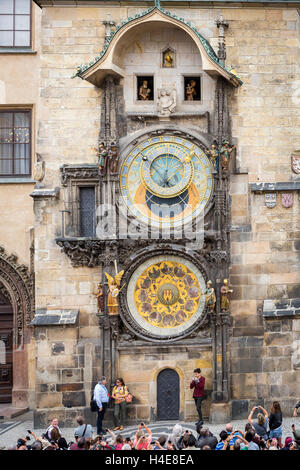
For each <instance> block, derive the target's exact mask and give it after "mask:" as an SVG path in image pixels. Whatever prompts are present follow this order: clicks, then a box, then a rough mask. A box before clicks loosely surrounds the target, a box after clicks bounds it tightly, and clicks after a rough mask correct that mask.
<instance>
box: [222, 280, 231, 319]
mask: <svg viewBox="0 0 300 470" xmlns="http://www.w3.org/2000/svg"><path fill="white" fill-rule="evenodd" d="M220 291H221V312H228V311H229V295H230V294H232V292H233V290H232V289H229V287H228V279H224V281H223V286H222V287H221V289H220Z"/></svg>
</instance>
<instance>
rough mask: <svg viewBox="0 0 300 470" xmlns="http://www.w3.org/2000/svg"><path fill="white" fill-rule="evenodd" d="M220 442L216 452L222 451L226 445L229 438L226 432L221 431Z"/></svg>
mask: <svg viewBox="0 0 300 470" xmlns="http://www.w3.org/2000/svg"><path fill="white" fill-rule="evenodd" d="M219 436H220V441H219V443H218V444H217V445H216V449H215V450H222V449H223V447H224V445H225V443H226V442H227V438H228V433H227V432H226V431H221V432H220V434H219Z"/></svg>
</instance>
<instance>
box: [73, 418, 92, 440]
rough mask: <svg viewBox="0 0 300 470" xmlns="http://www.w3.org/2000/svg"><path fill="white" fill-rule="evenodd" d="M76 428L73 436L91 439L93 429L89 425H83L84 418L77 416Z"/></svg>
mask: <svg viewBox="0 0 300 470" xmlns="http://www.w3.org/2000/svg"><path fill="white" fill-rule="evenodd" d="M76 421H77V424H78V427H77V428H76V429H75V430H74V435H76V436H78V437H85V438H87V439H90V438H91V437H93V432H94V431H93V428H92V426H91V425H90V424H85V421H84V418H83V417H82V416H77V418H76Z"/></svg>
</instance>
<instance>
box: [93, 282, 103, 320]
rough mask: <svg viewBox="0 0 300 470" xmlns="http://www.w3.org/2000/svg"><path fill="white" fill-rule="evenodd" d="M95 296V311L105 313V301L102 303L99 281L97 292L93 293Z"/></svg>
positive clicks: (101, 290)
mask: <svg viewBox="0 0 300 470" xmlns="http://www.w3.org/2000/svg"><path fill="white" fill-rule="evenodd" d="M95 297H96V298H97V311H98V313H101V314H102V315H103V314H104V313H105V303H104V291H103V286H102V284H101V283H99V284H98V288H97V292H96V293H95Z"/></svg>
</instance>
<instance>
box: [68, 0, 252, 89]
mask: <svg viewBox="0 0 300 470" xmlns="http://www.w3.org/2000/svg"><path fill="white" fill-rule="evenodd" d="M156 8H157V9H158V10H159V11H161V12H162V13H163V14H165V15H166V16H170V17H171V18H174V19H176V20H177V21H180V22H181V23H184V24H185V25H186V26H188V27H189V28H190V29H191V30H192V31H193V32H194V33H196V35H197V37H198V39H199V40H200V41H201V44H202V45H203V47H204V49H205V51H206V53H207V54H208V55H209V57H210V58H211V59H212V60H213V61H214V62H215V63H216V64H217V65H218V66H219V67H222V69H224V70H226V72H228V73H230V74H231V75H232V76H234V77H235V79H236V80H237V81H238V82H239V83H240V84H241V85H242V83H243V82H242V81H241V80H240V78H239V77H238V76H237V75H234V74H232V73H231V72H230V70H229V69H228V68H227V67H225V66H224V65H222V64H221V63H220V61H219V58H218V56H217V54H216V53H215V51H214V49H213V48H212V46H211V45H210V43H209V42H208V41H207V40H206V39H205V38H204V37H203V36H202V34H200V33H199V31H198V30H197V28H196V26H193V25H192V24H191V23H190V22H189V21H185V19H184V18H182V17H178V16H177V15H175V14H174V13H171V12H170V11H168V10H165V9H164V8H162V7H161V6H160V1H159V0H155V6H153V7H151V8H148V9H147V10H145V11H142V12H141V13H137V14H136V15H134V17H129V18H127V19H125V20H123V21H121V24H119V25H117V26H116V29H115V31H112V32H111V33H110V35H109V36H107V37H106V38H105V43H104V47H103V49H102V51H101V52H100V53H99V55H98V56H97V57H95V58H94V60H92V61H90V62H89V63H88V64H87V65H82V64H81V65H79V66H78V67H77V69H76V73H75V74H74V75H73V76H72V78H75V77H76V76H78V77H80V78H82V77H81V74H82V73H83V72H85V71H86V70H88V69H89V68H90V67H92V66H93V65H95V64H96V63H97V62H98V61H99V60H100V59H102V57H103V56H104V55H105V54H106V51H107V50H108V47H109V44H110V42H111V41H112V39H113V38H114V36H115V34H116V33H117V32H118V31H119V30H120V29H121V28H123V27H124V26H125V25H127V24H128V23H130V22H131V21H134V20H136V19H137V18H142V17H143V16H146V15H147V14H148V13H151V12H152V11H153V10H155V9H156Z"/></svg>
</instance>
